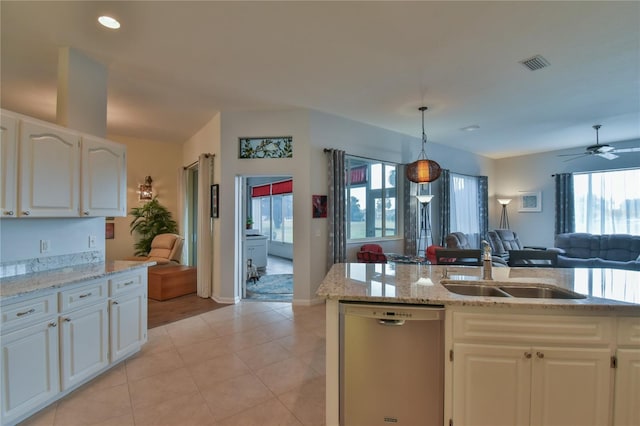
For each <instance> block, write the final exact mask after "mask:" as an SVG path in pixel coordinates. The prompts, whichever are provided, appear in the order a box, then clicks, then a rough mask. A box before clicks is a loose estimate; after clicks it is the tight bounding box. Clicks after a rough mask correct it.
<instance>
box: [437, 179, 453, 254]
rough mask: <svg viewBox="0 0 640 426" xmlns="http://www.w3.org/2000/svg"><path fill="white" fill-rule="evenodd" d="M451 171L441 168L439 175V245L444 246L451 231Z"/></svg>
mask: <svg viewBox="0 0 640 426" xmlns="http://www.w3.org/2000/svg"><path fill="white" fill-rule="evenodd" d="M450 191H451V173H450V171H449V169H442V174H441V175H440V245H441V246H442V247H446V243H445V239H446V238H447V235H449V233H450V232H451V193H450Z"/></svg>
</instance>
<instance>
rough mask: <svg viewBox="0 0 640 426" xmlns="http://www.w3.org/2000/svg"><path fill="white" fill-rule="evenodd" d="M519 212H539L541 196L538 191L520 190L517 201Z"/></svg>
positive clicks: (540, 209)
mask: <svg viewBox="0 0 640 426" xmlns="http://www.w3.org/2000/svg"><path fill="white" fill-rule="evenodd" d="M518 211H519V212H541V211H542V197H541V193H540V192H521V193H520V198H519V203H518Z"/></svg>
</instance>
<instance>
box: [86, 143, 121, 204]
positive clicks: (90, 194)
mask: <svg viewBox="0 0 640 426" xmlns="http://www.w3.org/2000/svg"><path fill="white" fill-rule="evenodd" d="M125 153H126V148H125V146H124V145H121V144H117V143H113V142H109V141H106V140H104V139H100V138H97V137H93V136H83V137H82V215H83V216H126V194H127V175H126V173H127V172H126V159H125Z"/></svg>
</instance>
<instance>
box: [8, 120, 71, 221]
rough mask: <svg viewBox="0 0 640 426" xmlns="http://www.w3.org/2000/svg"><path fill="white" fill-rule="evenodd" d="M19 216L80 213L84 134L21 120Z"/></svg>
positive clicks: (55, 215) (56, 215)
mask: <svg viewBox="0 0 640 426" xmlns="http://www.w3.org/2000/svg"><path fill="white" fill-rule="evenodd" d="M19 155H20V183H19V187H20V198H19V203H20V208H19V209H18V215H19V216H29V217H73V216H75V217H77V216H78V215H79V208H80V136H79V135H78V133H75V132H73V131H71V130H66V129H64V128H60V127H59V126H55V125H52V124H47V123H44V122H39V121H36V120H22V121H21V124H20V154H19Z"/></svg>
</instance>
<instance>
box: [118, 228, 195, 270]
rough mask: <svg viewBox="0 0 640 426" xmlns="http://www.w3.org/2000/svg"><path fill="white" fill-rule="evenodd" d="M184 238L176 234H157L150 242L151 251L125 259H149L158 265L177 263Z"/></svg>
mask: <svg viewBox="0 0 640 426" xmlns="http://www.w3.org/2000/svg"><path fill="white" fill-rule="evenodd" d="M183 244H184V238H183V237H181V236H180V235H177V234H158V235H156V236H155V238H154V239H153V241H152V242H151V251H150V252H149V254H148V255H147V256H135V257H129V258H127V260H138V261H145V260H151V261H154V262H156V264H158V265H163V264H170V263H173V264H179V263H180V257H181V256H182V245H183Z"/></svg>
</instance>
